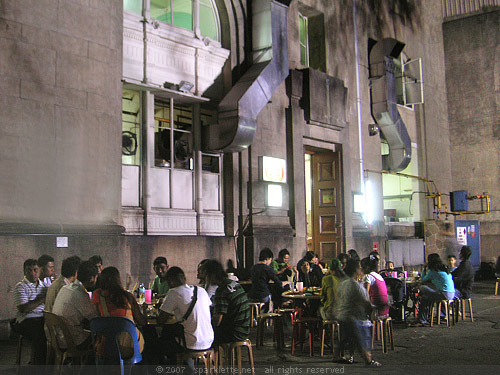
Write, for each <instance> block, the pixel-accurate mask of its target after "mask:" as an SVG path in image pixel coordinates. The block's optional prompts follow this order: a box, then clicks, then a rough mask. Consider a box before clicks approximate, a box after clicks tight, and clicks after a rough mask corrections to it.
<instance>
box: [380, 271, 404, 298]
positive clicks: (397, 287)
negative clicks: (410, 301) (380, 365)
mask: <svg viewBox="0 0 500 375" xmlns="http://www.w3.org/2000/svg"><path fill="white" fill-rule="evenodd" d="M384 281H385V285H387V289H388V290H389V291H390V293H391V294H392V299H393V301H394V303H401V302H403V300H404V298H405V294H404V282H403V281H402V280H399V279H396V278H395V277H387V278H385V279H384Z"/></svg>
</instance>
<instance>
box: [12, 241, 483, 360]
mask: <svg viewBox="0 0 500 375" xmlns="http://www.w3.org/2000/svg"><path fill="white" fill-rule="evenodd" d="M471 253H472V252H471V249H470V247H468V246H464V247H462V248H461V250H460V253H459V259H460V264H459V265H458V266H457V265H456V257H455V259H452V257H450V258H449V259H448V262H449V266H447V265H445V264H444V263H443V261H442V260H441V258H440V256H439V255H438V254H435V253H434V254H429V256H428V258H427V263H426V265H425V267H424V272H423V274H422V277H421V279H420V280H421V282H422V284H421V285H420V286H419V289H420V293H419V295H420V306H419V309H418V315H417V316H416V319H415V321H414V322H412V323H411V324H413V325H427V324H428V323H429V319H430V317H429V311H430V308H431V306H432V304H433V302H435V301H439V300H443V299H447V300H450V299H453V298H470V294H471V290H472V283H473V278H474V273H473V268H472V265H471V263H470V261H469V258H470V256H471ZM380 268H381V267H380V257H379V254H378V252H375V251H374V252H371V253H370V254H369V256H368V257H366V258H363V259H360V258H359V256H358V254H357V252H356V250H354V249H351V250H349V251H348V252H347V253H342V254H339V256H338V257H337V258H334V259H331V260H329V262H328V263H327V264H325V263H324V262H322V261H320V260H319V259H318V256H317V255H316V254H315V253H314V252H312V251H307V252H306V253H305V255H304V257H303V258H302V259H300V261H299V262H298V263H297V265H296V266H294V265H291V264H290V253H289V251H288V250H287V249H282V250H281V251H280V252H279V254H278V257H277V258H276V259H274V254H273V252H272V250H271V249H269V248H264V249H262V250H261V251H260V254H259V261H258V263H257V264H255V265H254V266H253V267H252V269H251V286H250V289H249V290H248V293H247V292H246V291H245V289H244V288H243V286H242V285H240V283H239V282H238V280H237V277H234V276H233V275H232V274H230V275H229V276H228V274H227V273H226V271H225V270H224V268H223V266H222V264H221V263H220V262H219V261H217V260H215V259H204V260H202V261H201V262H200V263H199V264H198V270H197V278H198V280H199V282H198V283H197V284H198V285H190V284H188V283H187V281H186V276H185V274H184V271H183V270H182V269H181V268H179V267H175V266H172V267H170V266H169V264H168V261H167V259H166V258H165V257H157V258H156V259H155V260H154V261H153V270H154V272H155V274H156V277H155V279H154V280H153V282H152V284H150V285H151V289H152V292H153V295H154V297H155V298H154V299H153V300H154V301H156V306H155V307H156V308H157V311H158V314H157V316H156V322H155V324H148V322H149V323H151V321H148V316H147V315H146V312H147V308H148V305H146V304H142V305H139V304H138V302H137V299H136V295H135V294H134V291H135V290H132V291H127V290H126V289H125V288H124V286H123V284H122V279H121V276H120V273H119V271H118V269H117V268H116V267H112V266H109V267H103V262H102V258H101V257H100V256H98V255H96V256H93V257H91V258H90V259H88V260H82V259H80V258H79V257H77V256H71V257H68V258H66V259H64V260H63V262H62V264H61V275H60V276H59V277H57V276H56V274H55V264H54V259H53V258H52V257H50V256H49V255H42V256H41V257H40V258H39V259H28V260H26V261H25V262H24V265H23V270H24V278H23V279H22V280H21V281H20V282H19V283H18V284H17V285H16V286H15V288H14V299H15V305H16V318H15V320H14V321H13V322H12V324H13V328H14V330H15V331H17V332H19V333H20V334H22V335H24V336H26V337H28V338H30V339H31V341H32V351H33V355H32V358H33V359H34V363H33V364H45V363H47V361H46V353H47V348H46V345H47V340H46V330H45V329H44V317H43V312H44V311H48V312H51V313H53V314H56V315H58V316H60V317H62V318H63V320H64V321H65V323H66V325H67V326H68V328H69V330H70V333H71V335H72V337H73V341H74V343H75V344H76V345H77V347H78V348H79V349H82V350H84V349H89V350H90V351H91V352H92V353H93V356H91V357H90V359H89V361H90V363H92V362H93V361H94V360H95V357H99V356H103V355H104V352H103V351H104V345H102V343H101V342H100V341H99V339H98V340H96V338H95V337H92V335H91V333H90V331H89V322H90V321H91V320H92V319H93V318H96V317H125V318H128V319H130V320H132V321H133V322H134V323H135V324H136V326H137V328H138V329H137V333H138V339H139V347H140V350H141V352H142V357H143V362H144V363H145V364H162V365H175V364H176V355H177V354H178V353H181V352H184V351H186V350H206V349H209V348H215V349H217V348H218V347H219V346H220V345H223V344H225V343H230V342H235V341H242V340H245V339H248V338H249V334H250V323H251V322H250V319H251V318H250V316H251V313H250V305H249V302H258V303H262V304H263V305H264V306H263V311H264V312H265V311H269V310H271V309H273V308H274V309H277V308H280V307H283V306H286V305H287V304H290V303H291V301H290V300H286V298H283V292H285V291H287V290H290V288H293V285H294V283H296V282H300V283H302V284H303V286H304V288H309V287H317V288H321V292H320V296H321V297H320V300H316V301H311V303H309V304H307V306H305V305H304V302H301V303H302V305H300V303H299V304H298V305H296V306H294V307H296V308H297V309H301V310H303V313H304V314H305V315H311V316H317V317H319V318H322V319H325V320H335V321H337V322H339V323H340V327H341V341H340V343H339V345H338V347H336V348H335V350H334V361H337V362H341V363H346V364H350V363H353V361H354V359H353V358H354V357H353V355H354V352H355V351H356V350H357V351H358V352H359V353H360V355H361V358H362V360H363V361H364V362H365V364H366V365H368V366H374V367H379V366H381V364H380V363H379V362H377V361H375V360H374V359H372V357H371V352H370V346H371V328H370V327H371V326H372V321H373V320H374V319H376V318H381V319H383V318H385V317H388V316H389V308H390V304H389V295H388V288H387V285H386V282H385V278H384V277H383V276H386V277H387V275H388V272H389V274H392V272H390V271H392V270H394V263H393V262H391V261H387V262H386V269H385V270H380ZM450 269H453V271H452V272H451V271H450ZM134 289H135V288H134ZM89 292H92V293H89ZM389 294H390V293H389ZM285 296H286V294H285ZM150 308H151V307H150ZM173 318H175V319H173ZM172 321H177V322H181V323H180V324H181V326H182V328H183V331H184V332H183V333H182V332H181V335H180V334H179V324H170V323H171V322H172ZM180 336H182V337H180ZM181 338H182V340H181ZM120 348H121V351H122V355H123V356H124V357H125V358H127V356H132V355H133V347H132V345H130V343H127V340H120ZM341 353H342V355H341Z"/></svg>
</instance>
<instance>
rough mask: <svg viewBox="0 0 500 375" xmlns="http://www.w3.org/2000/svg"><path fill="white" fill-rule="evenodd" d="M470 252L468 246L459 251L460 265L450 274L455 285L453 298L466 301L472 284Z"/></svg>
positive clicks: (472, 272) (472, 270)
mask: <svg viewBox="0 0 500 375" xmlns="http://www.w3.org/2000/svg"><path fill="white" fill-rule="evenodd" d="M471 255H472V250H471V248H470V246H463V247H462V248H461V249H460V254H459V258H460V265H459V266H458V267H457V268H456V269H455V271H453V272H452V273H451V276H452V277H453V282H454V283H455V297H457V298H465V299H468V298H470V297H471V294H472V284H474V268H473V267H472V263H471V262H470V259H469V258H470V257H471Z"/></svg>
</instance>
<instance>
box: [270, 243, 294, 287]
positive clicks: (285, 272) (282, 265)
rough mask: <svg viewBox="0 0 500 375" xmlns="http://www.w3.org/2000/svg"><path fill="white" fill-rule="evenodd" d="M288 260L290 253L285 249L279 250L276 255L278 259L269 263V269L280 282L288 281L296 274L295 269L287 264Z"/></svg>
mask: <svg viewBox="0 0 500 375" xmlns="http://www.w3.org/2000/svg"><path fill="white" fill-rule="evenodd" d="M289 260H290V252H289V251H288V250H287V249H281V250H280V252H279V253H278V259H276V260H274V259H273V261H272V262H271V267H272V268H273V269H274V272H276V274H277V275H278V277H279V279H280V280H281V281H288V278H289V277H292V276H293V275H294V273H297V272H298V271H297V267H292V265H291V264H289V263H288V261H289Z"/></svg>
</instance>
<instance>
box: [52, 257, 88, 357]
mask: <svg viewBox="0 0 500 375" xmlns="http://www.w3.org/2000/svg"><path fill="white" fill-rule="evenodd" d="M96 280H97V267H96V266H95V265H94V264H92V263H91V262H89V261H86V262H82V263H81V264H80V266H79V267H78V274H77V279H76V280H75V281H74V282H72V283H71V284H69V285H66V286H64V287H63V288H62V289H61V290H60V291H59V294H58V295H57V297H56V301H55V302H54V307H53V308H52V312H53V313H54V314H56V315H59V316H60V317H62V318H63V319H64V320H65V322H66V325H67V326H68V329H69V331H70V333H71V335H72V336H73V341H74V342H75V344H76V346H77V347H78V348H79V349H86V348H87V347H88V346H89V344H90V343H91V342H92V338H91V336H90V332H88V331H87V329H88V327H89V325H88V322H89V321H90V319H92V318H95V317H97V316H98V315H97V311H96V309H95V308H94V306H93V305H92V303H91V302H90V298H89V295H88V292H87V291H88V290H93V288H94V287H95V284H96Z"/></svg>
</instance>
